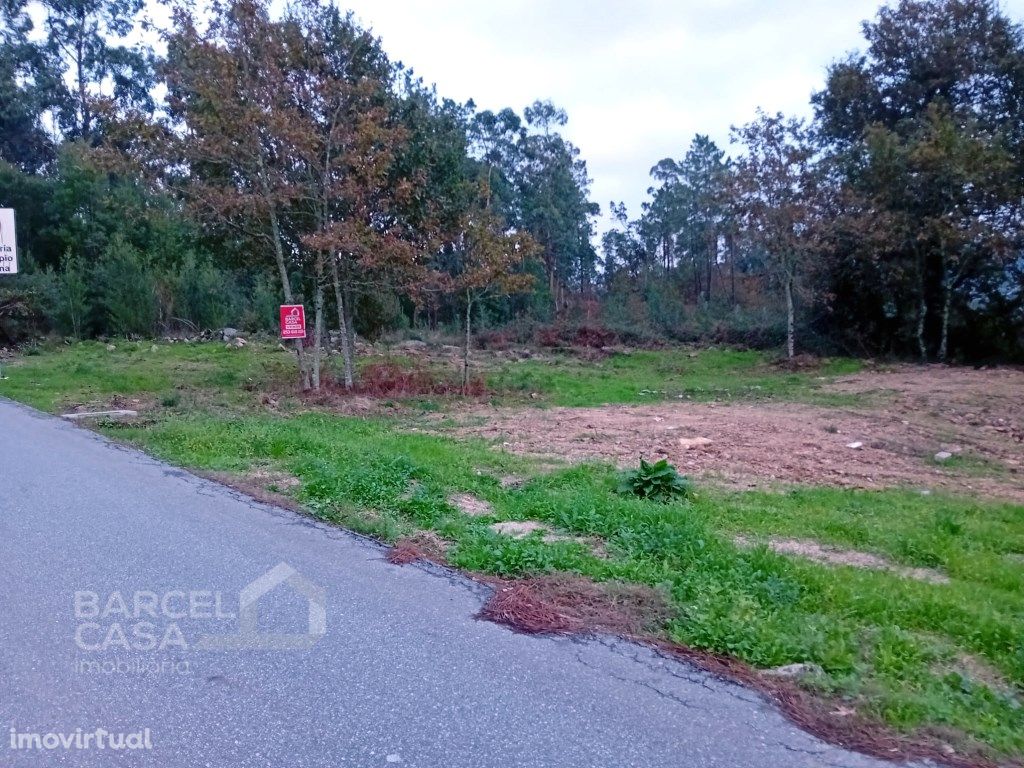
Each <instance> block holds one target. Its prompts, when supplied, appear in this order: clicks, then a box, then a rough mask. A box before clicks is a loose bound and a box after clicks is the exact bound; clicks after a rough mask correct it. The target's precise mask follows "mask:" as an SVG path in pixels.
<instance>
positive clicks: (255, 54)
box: [165, 0, 310, 388]
mask: <svg viewBox="0 0 1024 768" xmlns="http://www.w3.org/2000/svg"><path fill="white" fill-rule="evenodd" d="M167 42H168V63H167V66H166V74H167V85H168V96H167V102H168V112H169V115H170V118H171V120H173V121H175V122H176V123H177V124H178V125H179V126H180V129H179V131H176V132H171V133H169V134H168V144H167V146H166V147H165V150H166V152H167V155H168V162H167V168H168V169H169V170H170V172H171V174H172V175H171V176H170V178H169V179H168V180H167V181H168V183H171V184H173V185H174V186H175V187H176V188H177V189H179V190H180V191H181V192H182V193H183V194H184V195H185V197H186V199H187V200H188V201H189V203H190V205H191V207H192V210H193V211H194V212H195V214H196V215H197V216H199V217H200V218H201V219H204V220H205V221H207V222H208V224H210V225H212V226H213V227H215V228H217V229H219V230H222V231H226V232H229V233H231V234H232V235H233V236H234V237H240V238H243V239H245V240H248V241H250V242H252V243H253V244H255V245H257V246H258V247H257V249H256V254H257V255H262V254H264V253H266V252H267V251H266V250H264V249H269V252H270V254H271V255H272V262H273V264H274V265H275V267H276V270H277V274H278V277H279V279H280V282H281V291H282V296H283V299H284V303H285V304H293V303H295V299H296V296H295V292H294V291H293V285H292V275H291V271H292V269H293V268H297V269H299V270H301V267H302V256H303V254H302V253H301V252H299V251H297V250H296V249H295V248H294V242H290V241H288V240H287V239H286V238H287V232H286V231H285V227H286V224H287V222H286V221H285V215H286V213H287V211H288V210H289V208H290V207H291V206H292V205H293V204H294V202H295V200H296V198H297V196H298V194H299V193H298V190H297V189H296V187H295V185H294V177H293V171H294V168H293V167H292V166H291V164H290V160H289V158H290V157H291V156H292V154H293V147H291V146H289V145H288V144H287V143H285V142H282V137H286V136H288V135H289V123H288V121H287V110H288V108H289V105H288V103H287V101H286V94H287V88H286V85H287V82H288V78H289V72H288V70H287V66H288V54H289V51H288V49H287V46H286V41H285V39H284V36H283V34H282V29H281V27H280V26H279V25H277V24H274V23H272V22H271V20H270V18H269V14H268V9H267V6H266V4H265V3H264V2H263V0H230V1H229V2H226V3H224V2H217V3H215V4H213V5H212V6H211V8H210V18H209V22H208V27H207V29H206V30H204V31H201V30H200V29H199V27H198V24H197V19H196V18H195V16H194V15H193V14H192V12H191V11H190V10H189V9H188V8H186V7H182V6H179V7H178V8H177V9H176V10H175V16H174V29H173V30H172V32H171V34H170V36H169V38H168V41H167ZM259 246H262V248H260V247H259ZM295 350H296V355H297V357H298V361H299V378H300V382H301V385H302V386H303V388H308V387H309V386H310V380H309V371H308V369H307V366H306V360H305V352H304V349H303V344H302V341H301V340H296V343H295Z"/></svg>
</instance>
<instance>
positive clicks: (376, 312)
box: [355, 291, 408, 341]
mask: <svg viewBox="0 0 1024 768" xmlns="http://www.w3.org/2000/svg"><path fill="white" fill-rule="evenodd" d="M355 321H356V322H355V325H356V332H357V333H358V334H359V335H360V336H364V337H365V338H367V339H370V340H372V341H376V340H377V339H379V338H380V337H381V336H382V335H383V334H385V333H388V332H391V331H397V330H399V329H401V328H405V327H406V326H407V325H408V321H407V319H406V316H405V313H404V312H403V311H402V304H401V302H400V301H399V299H398V296H397V295H395V294H394V293H393V292H392V291H381V292H378V293H361V294H359V297H358V299H357V301H356V307H355Z"/></svg>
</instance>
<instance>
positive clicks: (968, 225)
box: [0, 0, 1024, 387]
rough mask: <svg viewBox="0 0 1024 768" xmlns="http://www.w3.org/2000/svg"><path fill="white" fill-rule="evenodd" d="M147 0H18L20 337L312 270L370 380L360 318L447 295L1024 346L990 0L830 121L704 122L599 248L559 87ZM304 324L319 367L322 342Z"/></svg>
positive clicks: (734, 331) (862, 64) (369, 42)
mask: <svg viewBox="0 0 1024 768" xmlns="http://www.w3.org/2000/svg"><path fill="white" fill-rule="evenodd" d="M143 11H144V7H143V2H142V0H72V1H70V2H68V1H66V0H62V1H61V2H55V1H54V0H39V1H38V2H25V1H24V0H13V2H5V3H2V4H0V205H2V206H5V207H14V208H16V209H17V212H18V217H19V218H18V226H19V242H20V244H21V246H22V250H23V252H24V253H23V256H24V258H25V261H26V263H27V269H25V271H24V274H22V275H20V276H19V277H17V278H13V279H12V278H5V279H4V281H3V283H2V284H0V341H4V340H6V341H7V342H11V341H18V340H20V339H21V338H24V337H25V336H26V335H29V334H32V333H37V332H41V331H46V330H54V331H56V332H58V333H60V334H63V335H67V336H74V337H88V336H95V335H129V336H131V335H135V336H146V335H152V334H156V333H170V332H176V331H181V330H184V331H187V332H189V333H194V332H195V331H197V330H199V329H204V328H211V329H212V328H218V327H220V326H223V325H235V326H241V327H243V328H246V329H249V330H257V329H261V328H263V329H268V330H269V329H272V328H273V327H274V326H275V312H276V307H277V305H278V304H280V303H282V302H283V301H287V302H292V301H302V302H303V303H306V304H307V306H308V307H309V309H310V312H311V316H312V318H313V327H314V331H315V332H314V334H313V337H314V340H319V339H320V338H321V337H323V336H325V335H326V334H327V332H328V331H329V330H335V331H337V333H338V337H339V339H340V341H339V344H340V347H341V349H342V351H343V352H344V354H343V355H342V360H343V362H342V363H341V364H340V366H339V367H340V370H339V371H337V372H335V373H334V374H333V375H334V376H336V377H337V378H338V379H339V380H342V381H344V382H345V383H346V384H350V383H351V382H352V380H353V379H354V377H355V376H356V375H357V369H356V367H355V365H354V362H353V359H352V358H353V355H354V337H355V334H357V333H358V334H361V335H364V336H369V337H375V336H377V335H379V334H381V333H384V332H387V331H389V330H394V329H398V328H403V327H413V328H416V327H424V326H429V327H432V328H436V327H437V326H439V325H440V326H446V327H450V328H452V329H455V328H458V329H460V330H461V331H464V334H465V338H466V339H467V347H468V340H469V337H470V332H471V330H472V328H473V327H474V326H478V327H479V326H487V327H490V328H508V329H510V331H509V332H514V333H517V334H521V335H532V334H534V333H536V332H537V331H538V329H539V328H542V327H550V326H555V327H556V328H558V329H571V328H576V327H580V326H584V327H603V328H605V329H609V330H610V331H612V332H614V334H616V335H617V336H618V337H619V338H625V339H627V340H629V339H632V340H640V341H642V340H644V339H647V338H652V337H660V338H665V337H668V338H674V339H679V340H698V339H713V340H716V341H726V342H730V343H741V344H747V345H751V346H760V347H770V346H777V345H782V344H784V343H787V342H788V343H787V346H788V351H789V353H790V354H794V353H796V352H797V351H799V350H800V349H801V348H804V349H811V350H813V351H819V350H841V351H845V352H847V353H854V354H894V355H907V356H915V357H920V358H922V359H940V360H945V359H950V358H966V359H978V358H983V357H1001V358H1004V359H1006V358H1021V357H1024V258H1022V256H1021V250H1020V247H1021V242H1020V214H1021V206H1020V203H1021V200H1022V192H1024V187H1022V184H1024V33H1022V31H1021V27H1020V26H1019V25H1018V24H1016V23H1014V22H1013V21H1011V20H1010V19H1009V18H1007V17H1006V15H1005V14H1004V13H1003V12H1002V11H1001V10H1000V9H999V7H998V5H997V4H996V3H995V2H992V0H902V2H900V3H898V4H897V5H895V6H894V7H891V8H883V9H881V10H880V11H879V13H878V15H877V16H876V18H875V19H874V20H873V21H870V22H867V23H865V25H864V36H865V39H866V44H867V45H866V49H865V51H864V52H861V53H857V54H853V55H851V56H850V57H848V58H845V59H841V60H839V61H837V62H835V63H834V64H833V65H832V66H830V67H829V69H828V72H827V79H826V83H825V86H824V88H823V89H822V90H821V91H820V92H818V93H815V94H813V96H812V102H813V108H814V119H813V120H812V121H810V122H804V121H801V120H796V119H793V118H788V117H785V116H782V115H768V114H763V113H759V114H758V115H756V116H755V117H754V119H753V120H752V121H751V122H750V123H749V124H747V125H745V126H740V127H737V128H735V129H734V132H733V136H734V140H735V150H736V155H735V157H727V156H726V153H725V151H724V150H723V149H721V148H719V147H717V146H715V144H714V143H713V142H712V141H710V140H709V139H708V138H707V137H706V136H697V137H695V138H694V139H693V140H692V142H691V143H690V146H689V149H688V150H687V151H686V152H685V154H684V156H683V157H682V158H681V159H678V160H674V159H664V160H661V161H660V162H658V163H657V164H656V165H655V166H654V167H653V169H652V171H651V175H652V178H653V187H652V188H651V190H650V201H649V202H648V203H647V204H645V206H644V209H643V211H642V212H640V215H639V216H638V217H636V218H630V215H629V212H627V211H626V210H625V207H624V206H623V205H621V204H614V203H613V204H612V207H611V211H612V213H613V215H614V219H615V221H616V222H617V223H616V226H614V227H613V228H612V229H611V230H610V231H608V232H606V233H604V234H603V236H602V237H600V238H599V239H600V249H596V248H595V247H594V243H595V241H596V240H597V239H598V238H597V235H596V233H595V231H594V221H595V216H596V214H597V213H598V211H599V208H598V206H597V205H596V204H595V203H594V202H593V201H591V200H590V195H589V178H588V173H587V168H586V164H585V162H584V161H583V160H582V159H581V158H580V156H579V152H578V150H577V149H576V148H575V147H574V146H573V145H572V144H571V143H570V142H568V141H567V140H566V139H565V138H564V137H563V136H562V135H561V133H560V130H561V129H562V127H563V126H564V125H565V123H566V120H567V117H566V115H565V113H564V112H563V111H561V110H560V109H558V108H557V107H555V106H554V105H552V104H550V103H547V102H542V101H538V102H535V103H534V104H532V105H531V106H529V107H527V108H526V109H525V110H523V112H522V113H521V114H519V113H517V112H515V111H513V110H511V109H505V110H501V111H498V112H491V111H479V110H477V109H476V107H475V105H474V104H473V103H472V102H469V103H466V104H458V103H455V102H453V101H451V100H448V99H444V98H442V97H440V96H439V95H438V94H437V93H436V92H435V91H434V90H433V89H432V88H429V87H427V86H426V85H425V84H424V83H422V82H421V81H419V80H418V79H417V78H416V77H414V76H413V74H412V73H411V71H409V70H407V69H404V68H403V67H402V66H401V65H399V64H397V63H395V62H394V61H392V60H391V59H389V57H388V56H387V55H386V54H385V52H384V50H383V48H382V46H381V43H380V41H379V40H377V39H376V38H374V37H373V36H372V35H371V34H370V33H369V32H367V31H366V30H364V29H361V28H360V27H359V26H358V25H357V24H356V23H355V22H354V20H353V19H352V18H351V17H350V16H346V15H344V14H342V13H340V12H339V11H337V10H336V9H335V8H334V7H333V6H331V5H329V4H326V3H323V2H317V1H316V0H303V1H302V2H298V3H293V4H290V5H289V7H288V9H287V10H285V11H284V12H283V13H282V14H281V15H274V14H272V13H271V10H270V8H269V3H266V2H263V0H224V1H223V2H215V3H213V4H212V6H211V8H210V12H209V13H203V14H196V13H195V12H193V11H192V10H191V8H190V4H187V3H178V4H176V5H175V7H174V8H173V14H172V18H171V21H170V23H169V24H168V25H167V28H166V29H163V30H160V31H159V35H157V33H156V32H154V31H153V30H152V29H151V27H149V26H146V29H147V30H149V32H148V34H145V35H142V36H141V37H142V38H143V39H146V40H151V41H152V42H153V44H152V46H150V47H147V46H145V45H140V44H135V43H130V42H129V41H133V40H138V39H139V38H140V35H139V34H137V33H138V32H139V31H140V30H141V29H143V27H144V25H145V23H144V21H143ZM682 141H683V137H681V143H682ZM559 332H561V330H560V331H559ZM467 351H468V350H467ZM297 352H298V354H299V358H300V362H301V367H302V371H303V382H304V384H306V385H307V386H313V387H316V386H318V385H319V382H320V380H321V378H323V377H324V376H326V375H328V374H327V373H326V372H324V371H322V370H321V369H322V368H324V367H325V364H323V363H322V361H321V353H320V344H319V343H314V344H311V345H308V347H307V348H306V349H303V348H302V347H299V348H297Z"/></svg>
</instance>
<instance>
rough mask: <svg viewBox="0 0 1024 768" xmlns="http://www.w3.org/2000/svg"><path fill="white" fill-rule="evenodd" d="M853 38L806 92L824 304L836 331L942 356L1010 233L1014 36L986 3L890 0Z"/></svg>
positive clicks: (1022, 176)
mask: <svg viewBox="0 0 1024 768" xmlns="http://www.w3.org/2000/svg"><path fill="white" fill-rule="evenodd" d="M864 36H865V38H866V40H867V43H868V47H867V50H866V52H864V53H862V54H855V55H853V56H850V57H848V58H847V59H844V60H842V61H839V62H837V63H836V64H834V65H833V66H832V67H831V68H830V69H829V73H828V80H827V83H826V87H825V89H824V90H822V91H821V92H820V93H817V94H815V95H814V97H813V102H814V105H815V111H816V123H817V127H818V131H819V136H820V140H821V144H822V147H823V148H824V149H825V150H826V152H827V153H828V154H829V156H830V157H829V163H830V167H831V168H832V175H833V178H834V179H835V181H836V184H837V186H838V188H839V189H840V191H841V194H839V195H837V196H836V200H837V201H838V202H841V203H842V206H837V207H836V209H835V210H834V218H835V233H834V235H833V248H832V255H831V263H832V266H831V270H830V271H831V275H832V277H831V281H830V283H831V284H830V285H828V286H826V290H825V294H826V295H828V296H830V297H831V299H830V301H829V306H828V309H829V311H830V313H831V315H832V317H833V318H834V320H833V323H834V328H835V329H836V332H838V333H844V334H849V333H850V332H851V331H853V330H857V329H859V330H860V333H861V334H862V336H865V337H867V338H868V339H869V340H870V341H869V343H870V344H872V345H875V346H876V347H877V346H881V345H882V343H884V341H883V340H884V337H885V335H887V334H888V335H891V337H892V342H893V346H894V347H897V348H903V347H910V346H911V345H913V347H915V348H916V350H917V352H918V354H919V355H920V356H921V357H922V358H923V359H926V358H928V357H930V356H931V354H932V353H933V351H934V352H935V353H936V354H937V356H938V357H939V358H940V359H945V358H946V357H947V356H948V355H949V353H950V333H951V327H952V326H953V325H954V324H955V323H956V322H957V321H958V320H959V319H962V318H964V317H966V316H967V315H969V314H975V311H974V310H971V309H970V307H971V306H972V305H973V306H977V301H976V298H977V293H978V291H979V286H980V285H981V284H982V283H984V282H988V283H991V282H992V281H993V279H995V281H996V282H998V279H999V278H998V275H1000V274H1005V269H1006V265H1007V259H1008V255H1009V249H1010V247H1011V246H1010V241H1011V240H1012V239H1014V238H1016V237H1017V233H1018V232H1019V219H1018V215H1019V210H1020V207H1021V200H1022V198H1024V184H1022V180H1024V42H1022V41H1024V34H1022V30H1021V27H1020V26H1019V25H1018V24H1015V23H1014V22H1012V21H1011V20H1010V19H1009V18H1008V17H1007V16H1006V15H1005V14H1004V13H1003V12H1002V11H1001V9H1000V7H999V5H998V4H997V3H995V2H992V1H991V0H901V2H899V3H898V4H897V5H895V6H894V7H883V8H882V9H881V10H880V11H879V12H878V15H877V17H876V18H875V19H874V20H873V21H871V22H867V23H865V24H864ZM993 276H996V277H995V278H993ZM999 305H1000V304H999V302H995V303H993V304H992V306H993V307H995V306H999ZM886 329H888V330H886Z"/></svg>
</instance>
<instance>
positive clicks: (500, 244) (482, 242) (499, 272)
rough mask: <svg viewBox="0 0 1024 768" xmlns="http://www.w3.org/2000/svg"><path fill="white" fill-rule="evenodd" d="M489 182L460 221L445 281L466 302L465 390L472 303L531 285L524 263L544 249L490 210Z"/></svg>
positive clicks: (463, 303) (464, 340)
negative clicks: (478, 198)
mask: <svg viewBox="0 0 1024 768" xmlns="http://www.w3.org/2000/svg"><path fill="white" fill-rule="evenodd" d="M489 196H490V195H489V191H488V190H487V187H486V184H484V185H482V189H481V194H480V200H479V201H478V203H477V205H475V206H473V207H472V208H471V209H470V210H468V211H467V212H466V213H465V214H464V216H463V217H462V220H461V222H460V227H459V230H458V232H457V233H456V238H455V241H454V242H453V243H452V255H453V257H454V259H453V262H454V263H453V264H452V265H451V271H450V272H449V273H448V274H447V275H446V276H445V278H444V282H446V283H447V284H448V285H449V290H450V291H451V292H452V293H453V294H455V295H456V296H459V297H461V300H462V308H463V318H464V326H463V331H464V333H463V337H462V391H463V393H466V392H467V391H468V387H469V348H470V340H471V338H472V322H473V307H474V306H477V305H478V304H479V303H480V302H481V301H482V300H483V299H485V298H486V297H489V296H506V295H508V294H511V293H519V292H522V291H526V290H529V288H530V287H531V286H532V285H533V276H532V275H530V274H529V273H527V272H525V271H524V270H523V267H524V266H525V265H526V264H527V263H528V262H529V261H530V260H531V259H532V258H534V257H535V256H536V255H537V254H538V253H539V251H540V248H539V247H538V245H537V243H536V242H535V241H534V240H533V238H532V237H530V235H528V234H525V233H522V232H516V231H509V230H507V229H506V228H505V227H504V226H503V224H502V222H501V219H500V218H499V217H498V216H497V215H496V214H494V213H493V212H492V211H490V210H488V208H487V205H486V202H487V199H488V198H489Z"/></svg>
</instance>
